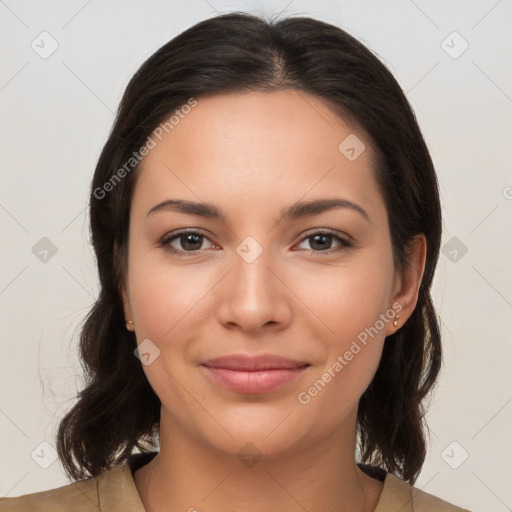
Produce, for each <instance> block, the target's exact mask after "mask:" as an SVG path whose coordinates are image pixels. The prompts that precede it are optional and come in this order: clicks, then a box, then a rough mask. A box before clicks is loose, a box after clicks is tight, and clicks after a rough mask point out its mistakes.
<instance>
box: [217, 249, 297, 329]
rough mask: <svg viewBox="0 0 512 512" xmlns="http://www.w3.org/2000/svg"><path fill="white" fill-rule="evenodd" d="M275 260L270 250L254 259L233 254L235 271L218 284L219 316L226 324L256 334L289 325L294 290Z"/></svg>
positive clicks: (230, 272) (223, 323)
mask: <svg viewBox="0 0 512 512" xmlns="http://www.w3.org/2000/svg"><path fill="white" fill-rule="evenodd" d="M273 259H275V258H274V257H273V256H272V255H271V254H270V253H269V251H263V252H262V253H261V254H260V255H259V256H258V257H257V258H256V259H255V260H254V261H252V262H250V260H246V259H244V258H243V257H242V256H240V255H239V254H237V253H235V254H234V255H233V261H232V267H231V270H230V271H229V272H228V274H227V275H226V276H225V277H224V279H222V281H221V282H220V283H219V286H218V287H217V296H216V300H217V308H216V311H217V317H218V320H219V322H220V323H221V324H222V325H223V326H224V327H227V328H230V329H233V328H239V329H240V330H242V331H244V332H247V333H255V332H257V331H259V330H261V329H263V328H265V330H267V329H270V328H272V329H274V330H281V329H284V328H286V327H287V326H288V325H289V323H290V320H291V317H292V309H291V307H292V298H293V293H292V292H291V291H290V289H289V288H288V287H287V285H286V279H285V276H283V275H280V274H281V273H282V272H280V270H279V266H278V265H276V264H275V261H272V260H273Z"/></svg>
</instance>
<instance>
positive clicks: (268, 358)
mask: <svg viewBox="0 0 512 512" xmlns="http://www.w3.org/2000/svg"><path fill="white" fill-rule="evenodd" d="M202 366H203V367H204V368H205V369H206V371H207V373H208V374H209V376H210V377H211V378H212V380H213V381H214V382H216V383H217V384H219V385H221V386H222V387H224V388H226V389H229V390H230V391H234V392H237V393H250V394H256V393H268V392H270V391H273V390H275V389H277V388H280V387H281V386H284V385H285V384H288V383H289V382H291V381H293V380H295V379H297V378H298V377H299V376H300V375H301V374H303V373H304V371H305V370H306V369H307V368H308V367H309V366H310V365H309V363H307V362H305V361H295V360H293V359H289V358H286V357H281V356H274V355H269V354H262V355H257V356H248V355H242V354H233V355H230V356H224V357H218V358H215V359H211V360H209V361H206V362H204V363H203V364H202Z"/></svg>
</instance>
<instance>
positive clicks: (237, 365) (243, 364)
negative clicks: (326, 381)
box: [202, 354, 309, 372]
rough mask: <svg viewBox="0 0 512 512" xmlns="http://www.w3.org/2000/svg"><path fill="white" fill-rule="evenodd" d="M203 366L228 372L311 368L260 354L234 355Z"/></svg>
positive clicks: (304, 364)
mask: <svg viewBox="0 0 512 512" xmlns="http://www.w3.org/2000/svg"><path fill="white" fill-rule="evenodd" d="M202 364H203V366H207V367H209V368H224V369H227V370H240V371H253V372H254V371H261V370H277V369H294V368H301V367H304V366H309V363H307V362H306V361H295V360H293V359H289V358H287V357H282V356H277V355H270V354H260V355H253V356H250V355H244V354H232V355H228V356H222V357H216V358H215V359H209V360H208V361H205V362H204V363H202Z"/></svg>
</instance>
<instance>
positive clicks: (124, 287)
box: [114, 242, 133, 321]
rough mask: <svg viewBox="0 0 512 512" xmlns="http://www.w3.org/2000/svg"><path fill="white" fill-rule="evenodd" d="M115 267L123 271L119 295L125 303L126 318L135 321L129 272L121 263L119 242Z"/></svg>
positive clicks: (115, 250) (115, 252)
mask: <svg viewBox="0 0 512 512" xmlns="http://www.w3.org/2000/svg"><path fill="white" fill-rule="evenodd" d="M114 265H118V266H119V267H120V268H122V269H123V272H122V273H123V277H122V282H121V283H120V285H119V294H120V296H121V300H122V302H123V310H124V318H125V320H126V321H128V320H133V314H132V308H131V305H130V293H129V283H128V275H127V274H128V272H127V269H126V268H125V267H124V265H123V263H122V261H121V257H120V251H119V247H118V245H117V242H114Z"/></svg>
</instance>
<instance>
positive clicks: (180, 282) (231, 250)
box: [0, 13, 462, 512]
mask: <svg viewBox="0 0 512 512" xmlns="http://www.w3.org/2000/svg"><path fill="white" fill-rule="evenodd" d="M90 218H91V230H92V240H93V244H94V249H95V252H96V256H97V260H98V269H99V275H100V280H101V293H100V296H99V298H98V301H97V302H96V304H95V305H94V307H93V309H92V310H91V312H90V314H89V315H88V317H87V319H86V321H85V324H84V327H83V330H82V334H81V347H80V348H81V355H82V358H83V361H84V365H85V369H86V372H87V375H88V376H89V380H88V382H87V385H86V387H85V389H84V390H83V391H82V392H81V393H80V394H79V400H78V402H77V403H76V405H75V406H74V407H73V408H72V409H71V410H70V411H69V412H68V413H67V415H66V416H65V418H64V419H63V420H62V422H61V424H60V427H59V432H58V446H57V449H58V453H59V457H60V459H61V461H62V463H63V465H64V467H65V469H66V471H67V474H68V475H69V476H70V477H71V478H72V479H73V480H76V482H74V483H72V484H69V485H67V486H63V487H61V488H58V489H53V490H49V491H44V492H40V493H34V494H30V495H25V496H21V497H18V498H6V499H4V500H2V501H0V510H11V511H21V510H23V511H29V510H52V511H53V510H73V511H79V512H81V511H89V510H91V511H92V510H102V511H104V512H114V511H121V510H122V511H127V510H130V511H138V512H142V511H144V510H146V511H148V512H160V511H169V510H188V511H194V510H198V511H202V510H204V511H223V512H225V511H230V510H233V511H234V510H237V511H243V510H250V511H260V510H261V511H263V510H265V511H266V510H269V509H275V510H279V511H280V512H286V511H292V510H293V511H295V510H309V511H314V510H332V511H334V510H336V511H351V512H354V511H361V512H362V511H365V512H369V511H375V512H386V511H396V510H401V511H403V512H406V511H419V510H421V511H427V510H432V511H433V510H435V511H436V512H440V511H461V510H462V509H461V508H458V507H456V506H454V505H451V504H449V503H447V502H445V501H443V500H441V499H439V498H436V497H434V496H431V495H430V494H427V493H426V492H422V491H419V490H418V489H415V488H414V487H412V485H413V484H414V482H415V481H416V478H417V476H418V474H419V472H420V470H421V467H422V464H423V461H424V459H425V453H426V450H425V434H424V427H425V425H424V424H423V416H424V412H425V410H424V405H423V401H424V399H425V398H426V397H427V396H428V394H429V392H430V391H431V390H432V388H433V385H434V383H435V381H436V378H437V375H438V372H439V369H440V364H441V340H440V332H439V325H438V320H437V317H436V312H435V309H434V306H433V303H432V300H431V296H430V287H431V283H432V278H433V275H434V270H435V266H436V263H437V258H438V253H439V245H440V238H441V212H440V202H439V195H438V188H437V179H436V175H435V171H434V168H433V165H432V162H431V159H430V156H429V154H428V151H427V148H426V145H425V143H424V140H423V137H422V135H421V132H420V130H419V128H418V126H417V123H416V121H415V118H414V114H413V112H412V110H411V108H410V106H409V104H408V102H407V100H406V98H405V96H404V94H403V93H402V91H401V89H400V87H399V85H398V84H397V83H396V81H395V79H394V78H393V77H392V75H391V74H390V72H389V71H388V70H387V69H386V68H385V67H384V65H383V64H382V63H380V61H379V60H378V59H377V58H376V57H375V56H374V55H373V54H372V53H371V52H370V51H369V50H368V49H366V48H365V47H364V46H363V45H362V44H361V43H359V42H358V41H356V40H355V39H354V38H352V37H351V36H350V35H348V34H347V33H345V32H344V31H342V30H340V29H339V28H337V27H334V26H332V25H329V24H326V23H323V22H320V21H317V20H313V19H310V18H299V17H297V18H288V19H283V20H281V21H266V20H263V19H261V18H258V17H254V16H251V15H247V14H236V13H232V14H228V15H221V16H217V17H215V18H211V19H208V20H205V21H203V22H200V23H198V24H197V25H195V26H193V27H192V28H190V29H188V30H186V31H185V32H183V33H182V34H180V35H179V36H177V37H176V38H174V39H173V40H172V41H170V42H169V43H167V44H166V45H164V46H163V47H162V48H161V49H160V50H158V51H157V52H156V53H155V54H154V55H153V56H152V57H150V58H149V59H148V60H147V61H146V62H145V63H144V64H143V65H142V67H141V68H140V69H139V70H138V72H137V73H136V74H135V76H134V77H133V78H132V80H131V81H130V83H129V85H128V87H127V90H126V92H125V94H124V96H123V99H122V101H121V105H120V108H119V113H118V116H117V119H116V122H115V125H114V127H113V130H112V132H111V134H110V136H109V139H108V141H107V143H106V144H105V147H104V149H103V152H102V154H101V156H100V159H99V162H98V165H97V168H96V172H95V175H94V179H93V183H92V188H91V199H90ZM356 447H357V449H358V450H359V458H360V461H359V462H356ZM134 448H137V449H139V450H142V452H143V453H133V450H134ZM155 448H156V449H158V451H156V450H155Z"/></svg>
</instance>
